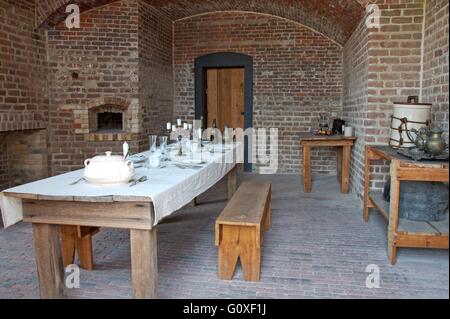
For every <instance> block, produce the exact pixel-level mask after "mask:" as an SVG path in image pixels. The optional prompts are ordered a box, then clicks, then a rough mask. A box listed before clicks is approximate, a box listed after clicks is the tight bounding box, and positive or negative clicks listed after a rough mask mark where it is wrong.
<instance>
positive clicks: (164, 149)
mask: <svg viewBox="0 0 450 319" xmlns="http://www.w3.org/2000/svg"><path fill="white" fill-rule="evenodd" d="M167 140H168V137H167V136H160V137H159V148H160V149H161V154H162V155H163V156H166V152H167Z"/></svg>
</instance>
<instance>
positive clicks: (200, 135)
mask: <svg viewBox="0 0 450 319" xmlns="http://www.w3.org/2000/svg"><path fill="white" fill-rule="evenodd" d="M198 138H199V139H201V138H202V129H201V128H199V129H198Z"/></svg>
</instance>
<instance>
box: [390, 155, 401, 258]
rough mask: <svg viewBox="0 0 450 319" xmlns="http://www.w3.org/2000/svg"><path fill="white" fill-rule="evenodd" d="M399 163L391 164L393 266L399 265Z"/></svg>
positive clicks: (391, 252) (391, 255)
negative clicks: (397, 237)
mask: <svg viewBox="0 0 450 319" xmlns="http://www.w3.org/2000/svg"><path fill="white" fill-rule="evenodd" d="M397 168H398V161H396V160H393V161H392V162H391V168H390V175H391V195H390V198H391V200H390V203H389V225H388V255H389V261H390V262H391V264H392V265H395V264H396V263H397V246H396V242H395V241H396V234H397V227H398V214H399V211H398V207H399V202H400V181H399V180H398V179H397Z"/></svg>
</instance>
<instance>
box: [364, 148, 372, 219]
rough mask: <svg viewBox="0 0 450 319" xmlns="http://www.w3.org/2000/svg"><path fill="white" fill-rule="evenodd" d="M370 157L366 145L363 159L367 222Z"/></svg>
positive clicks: (367, 215)
mask: <svg viewBox="0 0 450 319" xmlns="http://www.w3.org/2000/svg"><path fill="white" fill-rule="evenodd" d="M370 163H371V161H370V158H369V150H368V146H366V154H365V159H364V213H363V215H364V221H365V222H366V223H367V222H368V221H369V208H370V206H371V205H369V201H370V198H369V190H370Z"/></svg>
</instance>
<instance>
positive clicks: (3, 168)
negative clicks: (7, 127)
mask: <svg viewBox="0 0 450 319" xmlns="http://www.w3.org/2000/svg"><path fill="white" fill-rule="evenodd" d="M47 152H48V151H47V132H46V130H23V131H8V132H0V189H5V188H8V187H13V186H16V185H20V184H25V183H28V182H31V181H35V180H38V179H42V178H45V177H48V158H47Z"/></svg>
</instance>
